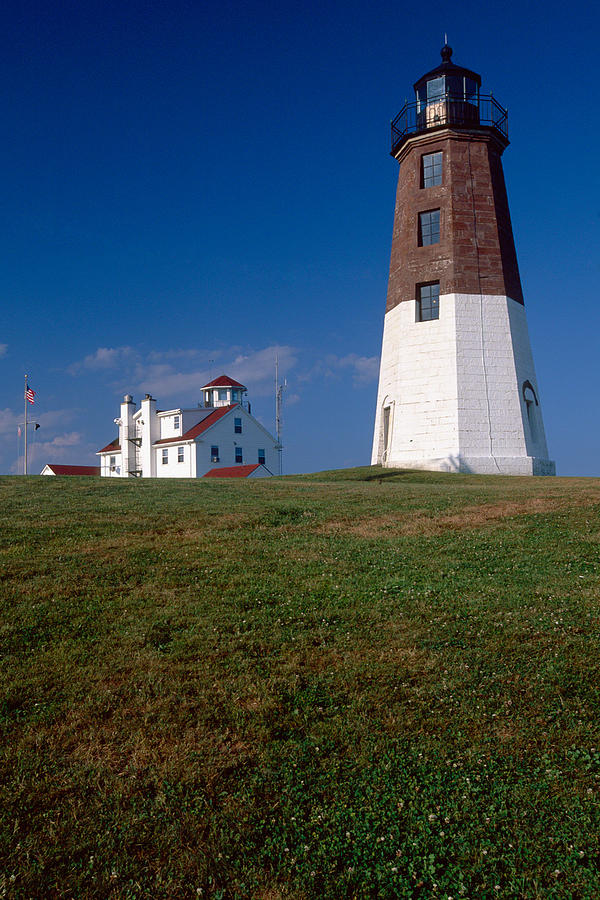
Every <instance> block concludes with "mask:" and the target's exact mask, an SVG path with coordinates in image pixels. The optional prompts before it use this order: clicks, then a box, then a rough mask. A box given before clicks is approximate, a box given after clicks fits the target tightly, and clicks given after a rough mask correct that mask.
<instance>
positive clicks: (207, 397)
mask: <svg viewBox="0 0 600 900" xmlns="http://www.w3.org/2000/svg"><path fill="white" fill-rule="evenodd" d="M201 390H202V397H203V401H204V406H205V407H217V406H231V405H232V404H233V403H242V402H243V399H244V394H246V393H247V390H248V389H247V388H246V387H245V386H244V385H243V384H240V382H239V381H235V380H234V379H233V378H230V377H229V375H220V376H219V377H218V378H214V379H213V380H212V381H209V382H208V384H205V385H204V386H203V387H202V388H201Z"/></svg>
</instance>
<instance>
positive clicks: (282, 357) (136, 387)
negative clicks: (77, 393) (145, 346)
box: [114, 345, 297, 399]
mask: <svg viewBox="0 0 600 900" xmlns="http://www.w3.org/2000/svg"><path fill="white" fill-rule="evenodd" d="M203 355H204V354H203ZM277 355H278V356H279V371H280V373H281V377H282V378H283V377H284V376H285V374H286V373H287V372H289V370H290V369H292V368H293V367H294V366H295V365H296V363H297V358H296V351H295V350H294V348H293V347H288V346H285V345H281V346H280V345H273V346H271V347H265V348H264V349H262V350H247V351H245V352H240V348H237V347H233V348H229V350H221V351H219V356H220V358H219V361H218V365H213V366H211V367H210V368H209V367H208V365H207V366H206V367H204V368H201V369H193V370H191V371H187V372H186V371H181V369H179V370H177V369H176V368H175V367H174V366H173V365H171V364H170V363H166V362H163V363H158V362H156V363H151V362H150V360H151V359H155V360H156V359H157V358H160V354H157V353H156V351H153V352H152V353H151V354H149V355H148V357H147V360H146V361H140V362H138V363H136V365H135V369H134V371H133V372H132V373H131V374H132V381H131V382H130V383H129V384H125V383H124V381H123V379H121V380H120V381H119V382H118V388H119V390H121V389H122V390H133V391H136V392H137V393H146V392H149V393H151V394H153V395H154V396H155V397H158V398H159V399H161V398H162V397H173V396H175V395H176V394H189V393H194V394H198V393H199V390H200V388H201V387H202V385H203V384H206V382H207V381H211V380H212V379H213V378H216V377H218V376H219V375H222V374H227V375H229V376H231V377H232V378H235V379H236V381H241V382H242V383H243V384H245V385H247V387H248V388H249V391H250V392H251V394H252V396H254V397H260V396H265V395H268V394H270V393H273V391H274V383H275V357H276V356H277ZM205 358H206V357H205ZM215 358H216V354H215V355H214V357H209V359H210V360H214V359H215ZM180 362H181V360H180ZM114 386H115V388H117V383H115V384H114Z"/></svg>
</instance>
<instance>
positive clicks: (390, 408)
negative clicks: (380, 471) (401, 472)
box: [379, 396, 394, 464]
mask: <svg viewBox="0 0 600 900" xmlns="http://www.w3.org/2000/svg"><path fill="white" fill-rule="evenodd" d="M393 427H394V401H393V400H390V398H389V396H388V397H385V398H384V401H383V404H382V408H381V432H380V435H381V437H380V445H379V446H380V450H379V457H380V462H381V463H382V464H384V463H385V462H386V460H387V458H388V454H389V449H390V446H391V443H392V429H393Z"/></svg>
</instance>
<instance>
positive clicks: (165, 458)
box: [162, 447, 169, 466]
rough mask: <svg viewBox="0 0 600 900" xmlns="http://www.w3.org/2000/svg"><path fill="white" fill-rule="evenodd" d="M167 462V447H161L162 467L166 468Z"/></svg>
mask: <svg viewBox="0 0 600 900" xmlns="http://www.w3.org/2000/svg"><path fill="white" fill-rule="evenodd" d="M168 462H169V448H168V447H163V452H162V464H163V466H166V465H167V463H168Z"/></svg>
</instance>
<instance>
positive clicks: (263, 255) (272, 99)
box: [0, 0, 600, 475]
mask: <svg viewBox="0 0 600 900" xmlns="http://www.w3.org/2000/svg"><path fill="white" fill-rule="evenodd" d="M448 10H449V7H448V4H447V3H441V2H438V0H432V2H430V3H428V4H426V5H421V6H415V4H407V3H406V4H398V3H397V2H396V3H392V2H381V0H374V2H370V3H366V2H353V0H348V2H344V3H342V2H338V0H334V2H327V0H324V2H319V3H315V2H313V0H309V2H305V3H302V4H291V3H285V2H284V3H281V2H280V3H273V2H258V0H256V2H251V3H240V2H227V0H226V2H220V3H218V4H217V3H213V4H206V3H198V2H194V3H192V2H181V0H172V2H170V3H168V4H167V3H156V2H155V3H138V2H135V0H134V2H130V0H128V2H126V3H122V2H120V3H108V2H103V3H90V2H85V0H80V2H78V3H72V2H69V0H67V2H61V3H60V4H59V3H56V2H55V3H52V4H51V3H39V2H20V3H18V4H16V3H10V2H9V3H8V4H7V5H6V6H5V7H4V13H3V20H2V29H1V37H0V40H1V41H2V45H3V46H2V53H1V54H0V67H1V69H2V72H1V81H0V84H1V90H2V118H3V127H4V139H3V141H2V144H1V146H0V155H1V160H2V172H3V174H4V190H3V192H2V194H3V207H4V209H3V213H4V214H3V216H2V226H1V227H2V231H3V234H2V246H3V248H4V254H3V257H4V258H3V263H2V266H1V269H0V280H1V288H2V294H1V296H2V315H1V319H0V472H3V473H10V472H13V473H14V472H16V471H17V437H16V425H17V423H18V422H19V421H21V420H22V415H23V414H22V406H23V403H22V396H23V375H24V373H25V372H29V373H30V384H31V386H32V387H33V388H34V389H35V390H36V391H37V398H36V399H37V403H36V405H35V406H33V407H31V408H30V409H31V412H32V414H34V415H35V417H36V420H37V421H39V422H40V424H41V428H40V429H39V430H38V431H37V432H36V433H35V436H33V435H32V447H31V456H30V471H33V472H39V471H40V470H41V468H42V466H43V465H44V464H45V463H46V462H55V463H56V462H71V463H81V464H94V463H95V462H96V459H97V458H96V457H95V455H94V454H95V451H96V450H97V449H98V448H99V447H102V446H104V445H105V444H106V443H107V442H108V441H109V440H111V439H112V438H113V437H114V436H115V433H116V431H115V426H114V425H113V418H114V417H115V416H116V415H117V412H118V404H119V401H120V395H122V394H123V393H125V392H127V391H129V392H132V393H133V394H134V397H135V398H136V400H139V399H141V396H143V394H144V393H145V392H146V391H149V392H151V393H153V395H154V396H156V397H157V399H158V405H159V408H172V407H173V406H180V405H186V406H187V405H195V404H196V403H197V402H198V400H199V399H200V396H199V388H200V386H201V385H202V383H203V382H204V381H205V380H208V378H209V377H210V376H211V375H212V376H216V375H219V374H221V373H222V372H226V373H228V374H230V375H232V376H233V377H235V378H237V379H239V380H241V381H243V382H244V383H245V384H246V385H247V386H248V388H249V399H250V400H251V401H252V403H253V412H254V413H255V414H256V415H257V416H258V417H259V418H260V420H261V421H262V422H263V423H264V424H265V425H266V426H267V427H269V428H270V429H273V427H274V397H273V379H274V357H275V355H276V353H278V354H279V357H280V369H281V371H282V374H283V375H285V376H286V377H287V383H288V386H287V391H286V395H285V396H286V403H285V407H284V443H285V447H286V450H285V453H284V471H286V472H300V471H312V470H317V469H324V468H334V467H339V466H351V465H360V464H367V463H368V462H369V461H370V446H371V438H372V427H373V417H374V407H375V397H376V389H377V370H378V369H377V367H378V357H379V352H380V344H381V334H382V326H383V314H384V308H385V295H386V287H387V275H388V266H389V252H390V244H391V233H392V223H393V212H394V195H395V186H396V180H397V163H396V162H395V161H394V160H393V159H392V158H391V157H390V156H389V155H388V154H389V122H390V119H392V118H393V117H394V116H395V114H396V113H397V112H398V111H399V109H400V107H401V106H402V105H403V103H404V101H405V99H407V98H409V97H411V92H412V84H413V82H414V81H415V80H416V79H417V78H418V77H419V76H420V75H422V74H423V73H424V72H426V71H428V70H429V69H431V68H432V67H433V66H435V65H437V63H438V61H439V50H440V47H441V45H442V43H443V35H444V31H447V32H448V37H449V42H450V43H451V44H452V46H453V48H454V57H453V59H454V61H455V62H457V63H459V64H461V65H465V66H468V67H469V68H472V69H474V70H475V71H477V72H480V73H481V74H482V77H483V87H484V90H488V91H489V90H492V91H493V93H494V95H495V96H496V97H497V98H498V100H499V101H500V103H502V104H503V105H504V106H507V107H508V108H509V129H510V138H511V145H510V146H509V148H508V150H507V151H506V153H505V155H504V166H505V175H506V180H507V186H508V192H509V201H510V205H511V214H512V219H513V228H514V232H515V239H516V245H517V253H518V257H519V264H520V269H521V278H522V281H523V287H524V292H525V303H526V308H527V314H528V322H529V329H530V334H531V340H532V346H533V353H534V359H535V364H536V369H537V375H538V381H539V385H540V390H541V400H542V406H543V410H544V418H545V425H546V432H547V437H548V444H549V449H550V455H551V457H552V458H554V459H556V462H557V468H558V473H559V474H562V475H576V474H580V475H600V424H599V422H598V413H597V409H598V406H597V399H596V396H597V382H598V334H599V331H600V307H599V305H598V302H597V296H598V284H599V281H600V277H599V276H600V271H599V270H600V253H599V245H600V240H599V238H600V191H599V188H600V179H599V177H598V162H597V154H598V150H597V144H598V137H599V131H600V111H599V104H598V97H597V90H596V77H595V76H593V68H592V67H593V66H595V63H596V58H597V53H598V34H599V33H600V14H599V12H598V7H597V6H596V5H591V4H588V3H581V2H578V0H576V2H574V3H571V4H568V5H566V6H565V5H564V4H559V3H557V2H551V3H543V4H542V3H537V2H536V3H527V2H524V3H520V4H519V5H512V4H506V5H504V4H494V3H488V4H485V5H482V4H480V3H474V2H464V3H461V4H454V5H453V8H452V12H451V14H450V13H449V12H448Z"/></svg>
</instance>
